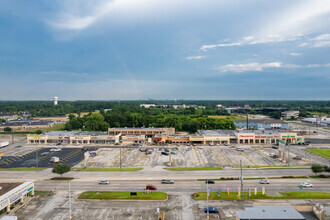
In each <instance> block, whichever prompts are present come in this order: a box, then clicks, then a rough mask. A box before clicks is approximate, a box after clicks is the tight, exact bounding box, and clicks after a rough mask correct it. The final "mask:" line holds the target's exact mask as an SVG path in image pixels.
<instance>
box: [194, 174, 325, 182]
mask: <svg viewBox="0 0 330 220" xmlns="http://www.w3.org/2000/svg"><path fill="white" fill-rule="evenodd" d="M308 178H312V179H322V178H330V175H318V176H276V177H247V178H244V180H261V179H308ZM206 180H213V181H229V180H238V177H221V178H220V179H197V181H206Z"/></svg>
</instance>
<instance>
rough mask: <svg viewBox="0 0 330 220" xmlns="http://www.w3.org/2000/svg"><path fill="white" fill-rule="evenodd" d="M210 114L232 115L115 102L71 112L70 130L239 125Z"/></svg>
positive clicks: (68, 124)
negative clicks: (84, 112)
mask: <svg viewBox="0 0 330 220" xmlns="http://www.w3.org/2000/svg"><path fill="white" fill-rule="evenodd" d="M208 115H229V114H228V112H227V111H224V110H216V109H197V110H196V109H194V108H189V109H177V110H174V109H160V108H148V109H146V108H140V107H129V106H126V105H123V104H122V105H121V106H113V108H112V110H111V111H107V112H104V110H101V111H100V113H97V114H91V113H90V114H88V115H85V116H83V117H75V116H74V115H70V116H69V117H70V121H69V122H67V123H66V124H65V129H66V130H78V129H82V130H88V131H106V130H107V128H108V127H109V126H110V127H174V128H175V129H176V130H178V131H189V132H196V131H197V130H199V129H236V127H235V124H234V122H233V121H232V120H229V119H217V118H209V117H208Z"/></svg>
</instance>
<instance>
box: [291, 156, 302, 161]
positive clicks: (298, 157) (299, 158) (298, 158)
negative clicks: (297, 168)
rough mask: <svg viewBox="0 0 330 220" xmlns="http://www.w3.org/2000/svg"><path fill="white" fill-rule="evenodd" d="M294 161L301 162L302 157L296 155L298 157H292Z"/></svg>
mask: <svg viewBox="0 0 330 220" xmlns="http://www.w3.org/2000/svg"><path fill="white" fill-rule="evenodd" d="M292 159H295V160H301V159H302V158H301V156H298V155H296V156H294V157H292Z"/></svg>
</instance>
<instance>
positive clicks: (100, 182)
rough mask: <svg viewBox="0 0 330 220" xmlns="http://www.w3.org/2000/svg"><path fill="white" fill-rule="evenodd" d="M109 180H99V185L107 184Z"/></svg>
mask: <svg viewBox="0 0 330 220" xmlns="http://www.w3.org/2000/svg"><path fill="white" fill-rule="evenodd" d="M109 183H110V182H109V180H100V181H99V184H109Z"/></svg>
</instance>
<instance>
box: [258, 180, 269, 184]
mask: <svg viewBox="0 0 330 220" xmlns="http://www.w3.org/2000/svg"><path fill="white" fill-rule="evenodd" d="M259 183H260V184H269V181H268V180H260V181H259Z"/></svg>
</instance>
